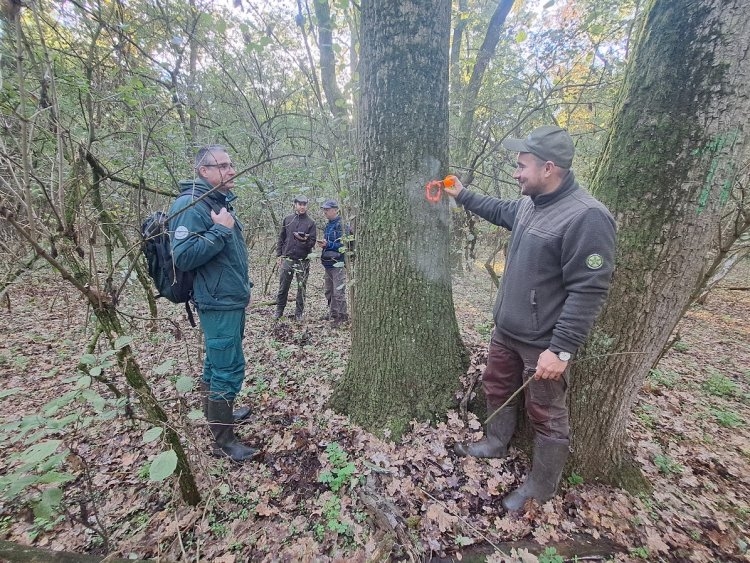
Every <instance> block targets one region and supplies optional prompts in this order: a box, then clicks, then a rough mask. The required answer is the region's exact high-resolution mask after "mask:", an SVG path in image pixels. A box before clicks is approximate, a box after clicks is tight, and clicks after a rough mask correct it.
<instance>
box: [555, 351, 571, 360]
mask: <svg viewBox="0 0 750 563" xmlns="http://www.w3.org/2000/svg"><path fill="white" fill-rule="evenodd" d="M557 357H558V358H560V359H561V360H562V361H563V362H567V361H568V360H570V352H560V353H558V354H557Z"/></svg>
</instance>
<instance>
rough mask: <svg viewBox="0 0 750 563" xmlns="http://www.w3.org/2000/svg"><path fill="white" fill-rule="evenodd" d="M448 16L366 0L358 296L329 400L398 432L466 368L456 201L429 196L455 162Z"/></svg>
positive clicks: (429, 408)
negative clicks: (457, 309) (454, 261)
mask: <svg viewBox="0 0 750 563" xmlns="http://www.w3.org/2000/svg"><path fill="white" fill-rule="evenodd" d="M449 26H450V3H449V2H432V1H431V0H412V1H409V2H406V1H403V2H402V1H396V2H384V1H382V0H366V1H364V2H362V42H361V80H362V81H361V94H360V96H361V97H360V106H359V111H358V115H359V123H358V135H359V143H358V146H359V151H360V152H359V173H360V185H359V186H358V200H359V201H358V203H359V217H358V223H357V244H358V246H357V277H356V287H357V300H356V303H355V306H354V324H353V328H352V347H351V355H350V359H349V364H348V365H347V368H346V372H345V374H344V376H343V377H342V379H341V380H340V381H339V382H338V383H337V385H336V388H335V391H334V395H333V398H332V404H333V406H334V407H335V408H336V409H337V410H339V411H341V412H344V413H348V414H349V415H350V416H351V417H352V419H353V420H354V421H356V422H357V423H359V424H361V425H362V426H364V427H365V428H367V429H369V430H371V431H373V432H375V433H377V434H381V435H384V434H385V435H390V436H392V437H394V438H397V437H399V436H400V435H401V433H402V432H403V431H404V430H406V429H407V428H408V424H409V421H410V420H412V419H418V420H426V419H431V418H433V417H434V416H435V415H442V414H444V413H445V412H446V409H447V408H448V406H449V404H450V402H451V398H452V395H453V392H454V390H455V389H456V387H457V385H458V377H459V375H460V374H461V373H462V372H463V371H464V370H465V367H466V352H465V349H464V347H463V344H462V342H461V339H460V335H459V331H458V325H457V322H456V317H455V313H454V309H453V299H452V296H451V279H450V271H449V263H448V244H449V216H448V205H447V202H446V201H445V200H443V201H441V202H439V203H430V202H428V201H427V200H426V198H425V184H426V183H427V182H428V181H430V180H434V179H437V178H441V177H442V176H443V175H444V174H445V173H446V172H447V171H448V40H449V36H450V27H449Z"/></svg>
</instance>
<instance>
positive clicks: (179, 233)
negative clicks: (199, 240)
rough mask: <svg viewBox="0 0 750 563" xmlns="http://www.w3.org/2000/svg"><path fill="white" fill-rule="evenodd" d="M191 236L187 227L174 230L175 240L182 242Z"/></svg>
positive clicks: (183, 226) (182, 226)
mask: <svg viewBox="0 0 750 563" xmlns="http://www.w3.org/2000/svg"><path fill="white" fill-rule="evenodd" d="M188 234H189V231H188V228H187V227H186V226H185V225H180V226H179V227H177V228H176V229H175V230H174V238H176V239H177V240H182V239H184V238H187V236H188Z"/></svg>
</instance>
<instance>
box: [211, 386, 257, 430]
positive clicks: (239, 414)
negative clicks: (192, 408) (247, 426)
mask: <svg viewBox="0 0 750 563" xmlns="http://www.w3.org/2000/svg"><path fill="white" fill-rule="evenodd" d="M200 390H201V397H202V398H203V416H205V417H206V418H207V419H208V394H209V393H210V392H211V391H210V389H209V388H208V384H207V383H206V382H205V381H203V380H202V379H201V385H200ZM250 414H252V411H251V410H250V407H240V408H238V409H237V410H236V411H234V412H233V413H232V418H233V419H234V423H235V424H240V423H241V422H242V421H244V420H247V419H248V418H250Z"/></svg>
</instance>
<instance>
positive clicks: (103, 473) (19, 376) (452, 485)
mask: <svg viewBox="0 0 750 563" xmlns="http://www.w3.org/2000/svg"><path fill="white" fill-rule="evenodd" d="M318 275H319V272H317V271H316V270H315V269H314V270H313V274H312V278H311V279H312V281H313V283H312V286H311V287H310V289H309V294H308V296H309V298H310V302H311V303H310V306H309V307H308V309H309V310H308V318H309V319H316V318H317V317H318V316H320V315H321V314H322V313H323V310H322V292H321V288H320V281H319V280H318V279H317V277H316V276H318ZM457 288H460V290H459V291H457V292H456V293H457V295H456V297H455V298H456V303H457V313H458V317H459V324H460V325H461V327H462V331H463V334H464V337H465V340H466V342H467V344H468V345H469V347H470V349H471V351H472V358H473V360H472V368H470V370H469V373H467V375H466V377H465V379H464V384H465V383H466V382H468V381H469V380H470V379H471V378H472V377H473V376H474V375H475V374H476V372H478V371H481V370H482V369H483V365H484V361H485V358H486V349H485V348H486V340H487V334H488V327H489V321H490V313H489V311H490V300H491V296H492V293H493V290H492V289H491V287H490V284H489V281H488V280H487V281H485V280H484V279H483V278H482V276H466V278H465V279H464V280H463V281H462V283H461V284H460V285H457ZM11 295H12V301H11V303H12V307H11V311H10V312H8V311H7V310H3V312H2V313H1V314H2V317H3V318H2V343H1V344H0V377H2V381H3V388H5V389H10V388H13V387H21V388H23V389H26V390H27V391H26V392H24V393H21V394H18V395H14V396H13V397H9V398H6V399H3V402H2V413H3V414H2V416H3V420H4V422H6V423H7V422H9V421H11V420H15V419H19V418H21V417H24V416H28V415H31V414H33V413H35V412H36V411H37V410H38V409H39V408H41V407H42V406H43V405H44V404H45V403H46V402H47V401H49V400H50V399H51V398H52V397H55V396H58V395H59V394H61V393H63V392H64V391H65V390H66V384H62V383H61V381H62V380H63V379H65V378H66V377H68V376H70V375H72V374H74V373H75V367H76V363H77V360H78V358H79V357H80V355H81V354H82V350H83V347H84V346H85V343H86V338H87V337H88V336H89V335H90V330H91V328H90V325H87V319H88V317H87V314H88V312H87V311H86V308H85V305H84V304H83V302H82V301H81V300H80V299H77V298H76V296H75V295H74V294H73V293H72V292H71V291H70V290H69V289H68V288H67V287H66V286H65V285H63V284H62V283H57V282H49V281H45V282H44V283H37V284H34V283H29V284H25V285H24V286H23V287H18V288H16V289H14V290H13V291H12V294H11ZM178 310H179V309H178V307H176V306H175V307H174V309H172V308H170V307H169V306H162V312H163V313H164V314H166V313H170V314H172V313H174V314H177V313H178ZM136 311H137V309H133V312H136ZM271 314H272V308H271V307H258V308H252V309H251V310H250V314H249V319H248V326H247V331H246V333H247V339H246V343H245V345H246V352H247V357H248V377H247V380H246V382H245V387H244V391H243V393H244V397H243V401H245V402H247V404H249V405H250V406H251V407H252V408H253V416H252V418H251V420H250V421H249V423H248V424H245V425H243V426H242V427H241V428H240V429H239V431H238V433H239V435H240V436H241V437H242V438H243V439H245V440H246V441H247V442H249V443H251V444H253V445H256V446H257V447H260V448H261V449H262V452H263V454H262V456H261V458H260V459H259V460H257V461H256V462H252V463H247V464H245V465H235V464H232V463H230V462H229V461H227V460H216V459H213V458H210V457H209V456H208V455H206V454H207V451H208V444H209V442H208V438H207V435H206V431H205V428H204V424H203V421H202V419H196V420H194V421H190V420H188V419H186V418H185V415H186V414H187V413H189V412H190V411H191V410H194V409H196V408H200V406H199V397H198V396H197V393H195V392H193V393H188V394H187V395H179V394H178V393H177V392H176V391H175V388H174V385H173V383H172V381H171V380H170V377H169V375H167V376H158V375H155V374H150V375H149V378H150V382H151V384H152V386H153V388H154V390H155V393H156V394H157V396H158V397H159V398H160V400H162V401H163V404H164V406H165V408H167V409H168V410H169V412H170V414H171V416H172V420H171V421H170V422H171V423H172V424H174V425H175V427H176V428H178V429H179V431H180V433H181V435H183V436H184V439H185V443H186V445H187V447H188V451H189V453H190V456H191V461H192V463H193V465H194V468H195V470H196V478H197V479H198V482H199V486H200V489H201V492H202V495H203V498H204V504H202V505H201V506H199V507H195V508H191V507H187V506H185V505H184V504H183V503H182V501H181V500H180V498H179V492H178V490H177V489H176V485H175V483H174V481H173V480H167V481H165V482H163V483H150V482H148V480H147V479H146V478H145V476H144V475H145V474H144V469H143V468H144V465H145V464H146V463H147V462H148V460H149V459H152V458H153V457H154V456H155V455H156V454H158V453H159V451H160V450H161V447H162V445H161V444H160V443H159V441H156V442H153V443H149V444H143V442H142V435H143V432H144V431H145V430H146V429H147V428H148V427H147V425H145V424H144V423H143V422H142V421H141V420H137V419H128V418H126V417H121V418H118V419H115V420H110V421H106V422H101V423H97V422H96V421H94V424H93V425H91V426H90V427H87V428H85V429H84V428H81V429H80V430H79V431H72V432H64V433H60V436H58V437H59V438H61V439H63V440H64V441H65V445H66V447H68V448H70V450H71V452H72V453H71V454H70V455H69V456H68V459H67V460H66V461H65V463H64V464H65V466H66V469H67V470H69V471H71V472H75V473H76V474H77V475H79V478H78V479H77V480H76V481H74V482H72V483H70V484H69V485H68V486H67V488H66V492H65V497H64V505H65V507H66V512H65V513H64V516H63V518H62V519H61V520H60V521H57V522H53V523H48V525H45V524H44V523H40V522H38V521H37V522H35V521H34V518H33V515H32V514H31V512H30V511H29V510H28V508H27V507H26V506H25V505H24V503H23V502H19V501H17V502H11V503H7V502H4V503H0V522H2V527H1V528H0V530H1V531H2V535H3V536H4V537H5V538H6V539H12V540H14V541H19V542H22V543H26V544H35V545H40V546H46V547H49V548H53V549H58V550H68V551H78V552H93V553H104V552H105V551H109V552H112V553H117V554H120V555H123V556H128V555H130V554H135V555H137V556H139V557H162V558H165V559H168V560H174V561H178V560H184V561H187V560H191V561H194V560H197V559H199V560H206V561H209V560H210V561H221V562H226V563H230V562H233V561H248V560H253V561H256V560H257V561H312V560H315V561H357V560H359V561H366V560H383V559H385V558H394V559H399V560H420V559H427V558H430V557H455V558H460V557H462V555H466V556H468V555H470V554H472V553H483V554H485V555H486V554H492V553H493V552H494V554H493V555H490V557H489V558H488V561H511V560H513V561H538V558H537V556H536V555H534V554H537V555H538V554H539V553H540V551H541V550H542V549H543V548H544V546H553V547H555V549H556V550H557V553H566V554H567V556H572V555H573V554H576V553H577V554H578V555H585V554H586V553H584V552H583V551H581V550H582V549H583V547H582V546H583V545H584V543H583V539H586V540H587V541H588V542H589V543H590V544H593V547H594V548H598V550H599V553H610V554H618V555H615V559H616V560H621V561H622V560H633V559H635V558H637V557H646V558H648V559H650V560H684V561H687V560H689V561H716V560H725V561H726V560H733V559H734V560H743V558H744V560H747V555H746V554H747V543H748V541H749V539H748V538H749V536H748V518H749V517H750V516H749V515H750V506H749V505H748V501H749V499H750V466H749V461H748V460H749V458H750V447H749V446H748V443H750V442H748V426H747V421H748V420H750V416H748V415H750V412H749V410H750V409H749V407H748V402H749V401H748V397H749V396H750V371H749V369H748V366H750V338H748V337H749V336H750V334H749V333H748V325H747V319H748V318H750V296H748V295H747V294H746V293H742V292H729V291H726V290H719V291H717V292H716V293H715V294H714V295H713V296H712V298H711V299H710V300H709V302H708V304H707V305H705V306H703V307H700V308H695V309H693V310H691V311H690V312H689V313H688V314H687V316H686V318H685V319H684V320H683V322H682V323H681V325H680V333H681V335H682V339H683V345H682V347H681V348H682V350H683V351H682V352H680V351H677V350H672V351H670V352H669V353H668V354H667V356H666V357H665V359H664V360H663V362H662V364H661V365H660V366H659V373H658V374H656V375H655V376H654V377H651V378H649V380H648V381H647V384H646V385H645V386H644V390H643V393H642V394H641V397H640V398H639V402H638V405H637V406H636V409H635V414H634V416H633V418H632V421H631V425H630V428H629V432H630V436H631V448H632V450H633V452H634V454H635V457H636V459H637V460H638V462H639V463H640V465H641V467H642V469H643V471H644V472H645V473H646V474H647V475H648V477H649V479H650V480H651V481H652V483H653V485H654V490H653V494H651V495H644V496H641V497H633V496H631V495H629V494H628V493H626V492H624V491H621V490H618V489H613V488H608V487H604V486H600V485H595V484H587V483H584V484H579V485H575V486H573V485H565V486H564V487H563V489H562V491H561V494H560V495H558V496H557V497H556V498H554V499H553V500H552V501H550V502H548V503H546V504H545V505H543V506H538V505H535V506H532V507H530V509H529V510H528V511H527V512H526V514H524V515H523V516H522V517H520V518H519V517H509V516H508V515H507V514H505V513H504V511H503V510H502V508H501V505H500V501H501V499H502V496H503V495H504V494H506V493H507V492H508V491H510V490H512V489H513V488H514V487H516V486H517V485H518V484H519V483H520V481H521V479H522V478H523V475H524V473H525V471H526V470H527V468H528V460H527V459H526V458H525V456H523V455H522V454H521V453H520V452H517V451H515V450H512V452H511V455H510V457H509V458H507V459H505V460H476V459H459V458H456V457H455V456H454V455H453V453H452V451H451V447H452V444H453V443H454V442H455V441H457V440H465V439H467V438H475V437H478V435H479V434H480V433H481V424H480V423H479V421H478V420H477V418H476V417H475V416H474V415H473V414H471V413H469V414H468V418H467V421H468V428H467V427H466V426H465V425H464V422H463V421H462V420H461V416H460V415H459V412H458V411H452V412H450V413H448V416H447V418H446V419H445V420H444V421H442V422H438V423H437V424H434V425H428V424H426V423H417V422H414V423H413V424H412V429H411V432H410V433H409V434H407V435H406V436H405V437H404V439H403V442H402V443H401V444H394V443H391V442H387V441H383V440H380V439H378V438H376V437H374V436H372V435H371V434H369V433H366V432H364V431H362V430H361V429H360V428H358V427H356V426H354V425H352V424H351V423H350V422H349V421H348V420H347V419H346V418H345V417H342V416H340V415H338V414H336V413H334V412H332V411H330V410H328V409H327V408H326V400H327V398H328V397H329V396H330V392H331V386H332V383H333V382H334V381H335V379H336V378H337V377H338V376H339V375H340V374H341V373H343V369H344V365H345V361H346V355H347V350H348V343H349V338H348V332H347V331H346V330H342V329H338V330H331V329H330V327H329V325H328V324H327V323H325V322H323V321H317V320H306V321H305V322H304V323H302V324H297V323H295V322H293V321H291V320H288V319H285V320H282V321H281V322H280V323H277V324H273V323H272V322H271ZM184 324H185V327H187V324H186V323H184ZM144 326H145V325H141V324H136V325H135V327H134V334H137V335H138V341H137V342H136V343H135V348H136V349H137V350H138V353H139V355H140V356H139V357H140V360H141V365H142V366H143V367H144V368H152V367H155V366H157V365H159V364H161V363H162V362H163V361H165V360H167V359H170V358H171V359H173V360H175V365H174V368H173V370H172V373H171V374H170V375H174V374H184V375H197V374H198V373H199V371H200V366H201V362H202V358H201V357H200V344H201V343H200V338H199V335H198V334H197V332H196V331H191V330H187V328H186V329H185V330H184V331H182V332H183V334H182V336H183V339H181V340H179V341H176V340H174V339H173V338H172V337H171V336H169V335H168V331H167V328H168V326H169V324H168V323H163V324H162V326H161V328H162V329H163V330H160V331H159V332H157V333H155V334H150V333H148V332H147V331H146V330H144ZM107 375H108V376H109V377H112V378H113V381H114V382H115V383H116V385H117V386H118V387H120V388H121V389H124V388H125V386H124V384H123V382H122V381H121V378H120V376H119V375H118V374H117V372H116V371H115V370H110V372H109V373H108V374H107ZM722 378H723V379H722ZM727 382H728V383H727ZM97 389H98V391H99V392H100V393H102V394H104V393H105V392H106V390H105V389H103V388H101V389H99V388H97ZM719 391H722V393H724V394H720V393H719ZM462 393H463V391H462V390H461V389H457V394H456V396H457V399H460V398H461V395H462ZM80 408H81V409H84V411H85V409H86V407H85V405H81V406H80ZM732 415H735V416H736V418H732ZM733 420H739V421H740V423H739V424H738V425H736V426H731V425H730V426H727V425H724V426H722V421H723V422H724V423H728V422H732V421H733ZM332 442H336V443H338V444H339V445H340V446H341V448H342V449H343V450H344V451H345V452H346V454H347V456H348V457H347V462H351V463H353V464H354V466H355V469H356V472H355V479H354V481H353V484H352V482H348V483H346V484H345V485H344V486H343V487H342V489H341V490H340V491H338V492H334V491H332V490H331V489H330V487H329V486H328V485H326V484H325V483H321V482H320V480H319V477H320V474H321V472H322V471H330V470H331V469H334V467H333V466H332V464H331V462H330V460H329V459H328V457H327V456H326V454H325V448H326V446H328V444H330V443H332ZM23 447H25V446H24V445H23V443H22V442H18V443H16V444H13V445H9V446H8V451H12V450H17V449H19V448H23ZM5 457H7V456H4V458H5ZM9 469H10V467H9V466H8V465H7V461H5V459H4V460H0V471H4V472H5V471H7V470H9ZM84 522H85V525H84ZM102 536H106V543H105V541H104V539H103V537H102ZM495 548H497V549H498V551H496V552H495ZM592 549H593V548H592ZM576 550H577V551H576ZM595 552H596V550H595V549H594V551H589V552H587V553H590V554H591V553H595ZM592 556H593V555H592Z"/></svg>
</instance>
